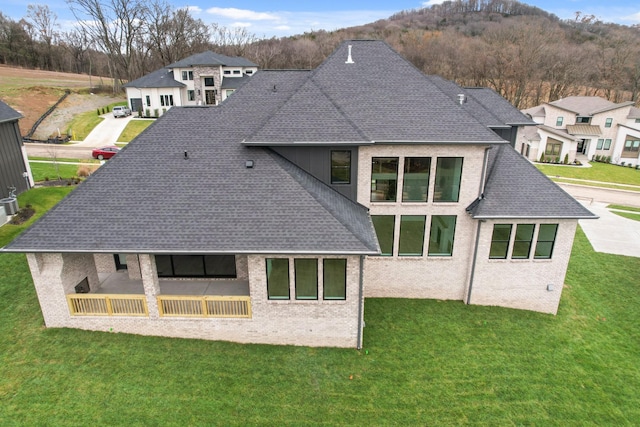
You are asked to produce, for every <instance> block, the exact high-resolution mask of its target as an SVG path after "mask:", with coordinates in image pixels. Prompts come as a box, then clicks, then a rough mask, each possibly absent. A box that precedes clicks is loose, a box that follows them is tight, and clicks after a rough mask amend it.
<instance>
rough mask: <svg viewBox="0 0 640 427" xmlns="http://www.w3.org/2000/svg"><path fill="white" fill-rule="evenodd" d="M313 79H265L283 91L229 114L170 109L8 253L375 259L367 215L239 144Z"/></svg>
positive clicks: (234, 100) (275, 159)
mask: <svg viewBox="0 0 640 427" xmlns="http://www.w3.org/2000/svg"><path fill="white" fill-rule="evenodd" d="M260 74H263V73H259V74H257V75H256V76H255V77H254V78H259V76H260ZM306 74H308V73H305V72H302V73H286V75H282V74H278V73H264V77H272V79H271V81H270V84H271V85H273V84H277V85H278V86H279V87H280V88H281V90H280V91H279V92H278V93H277V94H275V95H274V96H271V97H270V98H269V99H262V100H257V101H256V102H255V103H249V104H247V103H245V102H239V101H242V96H241V91H239V93H238V96H236V95H234V96H233V97H231V98H229V100H228V103H227V102H225V105H230V108H229V109H227V108H221V107H182V108H181V107H174V108H172V109H170V110H169V111H168V112H167V113H166V114H165V115H164V116H162V118H161V119H158V120H157V121H156V122H155V123H154V124H153V125H152V126H150V127H149V128H148V129H147V130H146V131H145V132H144V133H142V134H141V135H140V136H139V137H138V138H137V139H135V140H134V141H133V142H131V143H130V144H129V145H128V146H127V147H125V148H124V149H123V150H122V151H121V152H120V154H118V155H117V156H115V157H114V158H113V159H111V160H109V161H108V162H107V163H106V164H105V165H104V166H102V167H101V168H100V169H99V170H98V172H97V173H95V174H94V175H93V176H92V177H90V178H89V179H88V180H87V181H85V182H84V183H83V184H81V185H80V186H79V187H78V188H77V189H76V190H74V191H73V192H72V193H71V194H69V196H67V197H66V198H65V199H64V200H63V201H62V202H61V203H60V204H58V205H57V206H56V207H54V208H53V209H52V210H51V211H49V213H47V214H46V215H44V216H43V217H42V218H41V219H40V220H39V221H38V222H37V223H36V224H34V225H33V226H32V227H31V228H30V229H29V230H27V231H26V232H25V233H23V234H22V235H21V236H19V237H18V238H17V239H15V240H14V241H13V242H12V243H11V244H10V245H8V247H7V250H9V251H17V252H21V251H23V252H30V251H35V252H38V251H44V252H47V251H52V252H109V253H112V252H142V253H145V252H150V253H298V252H300V253H327V254H330V253H340V254H346V253H354V254H366V253H369V254H372V253H377V252H378V246H377V240H376V237H375V232H374V230H373V226H372V224H371V221H370V219H369V216H368V211H367V209H366V208H364V207H362V206H361V205H358V204H356V203H353V202H352V201H350V200H348V199H346V198H345V197H343V196H341V195H339V194H337V193H336V192H335V191H333V190H332V189H331V188H330V187H328V186H326V185H325V184H323V183H321V182H319V181H318V180H316V179H315V178H313V177H311V176H309V175H308V174H306V173H305V172H303V171H302V170H300V169H298V168H297V167H295V166H293V165H291V164H289V163H288V162H286V161H285V160H283V159H281V158H280V157H279V156H277V155H275V154H273V153H271V152H270V150H269V149H266V148H256V147H246V146H243V145H241V144H239V143H238V142H239V141H240V140H241V139H242V136H243V132H246V131H247V130H248V129H249V130H250V129H251V128H252V127H254V126H257V125H258V124H259V123H260V122H261V121H263V120H264V118H265V117H266V116H268V114H269V112H270V110H271V109H273V108H277V107H278V105H280V104H281V103H282V102H283V101H284V100H285V99H286V98H287V97H288V96H289V95H290V94H291V92H292V91H293V88H294V87H295V86H296V85H298V84H299V83H300V82H299V80H300V79H301V77H302V76H305V75H306ZM264 77H263V78H264ZM285 77H286V78H285ZM238 108H241V109H243V110H244V111H245V113H247V114H249V116H248V117H252V119H253V120H255V122H254V121H251V120H246V117H247V116H239V115H238V114H237V113H238V110H237V109H238ZM187 136H188V137H187ZM185 151H187V153H188V159H186V160H185V159H184V152H185ZM247 160H253V161H254V162H255V165H254V167H253V168H251V169H248V168H246V167H245V162H246V161H247ZM70 224H73V227H70Z"/></svg>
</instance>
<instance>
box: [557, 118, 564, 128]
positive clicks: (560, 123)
mask: <svg viewBox="0 0 640 427" xmlns="http://www.w3.org/2000/svg"><path fill="white" fill-rule="evenodd" d="M563 121H564V117H562V116H558V118H557V119H556V126H562V122H563Z"/></svg>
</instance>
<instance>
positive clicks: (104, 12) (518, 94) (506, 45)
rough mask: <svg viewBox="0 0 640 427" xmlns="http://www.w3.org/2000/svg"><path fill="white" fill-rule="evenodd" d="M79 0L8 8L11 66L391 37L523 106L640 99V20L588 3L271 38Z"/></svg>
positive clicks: (133, 72)
mask: <svg viewBox="0 0 640 427" xmlns="http://www.w3.org/2000/svg"><path fill="white" fill-rule="evenodd" d="M67 3H68V5H69V7H70V8H71V10H72V12H73V14H74V16H75V18H76V25H75V27H74V28H73V29H72V30H70V31H66V32H60V31H59V26H58V25H57V18H56V16H55V14H54V13H52V12H51V11H50V10H49V8H48V7H47V6H46V5H45V6H43V5H29V6H28V9H27V16H26V17H24V18H23V19H21V20H20V21H17V22H15V21H13V20H11V19H8V18H6V17H4V16H3V15H2V14H1V13H0V63H4V64H10V65H17V66H22V67H30V68H41V69H45V70H53V71H70V72H77V73H92V74H94V75H95V74H97V75H103V76H108V77H113V78H114V79H115V81H117V82H125V81H130V80H133V79H136V78H138V77H140V76H142V75H144V74H146V73H148V72H150V71H153V70H156V69H158V68H160V67H162V66H166V65H168V64H170V63H172V62H175V61H178V60H180V59H182V58H184V57H187V56H189V55H192V54H194V53H199V52H202V51H204V50H213V51H216V52H218V53H222V54H225V55H230V56H243V57H245V58H247V59H249V60H251V61H253V62H255V63H257V64H258V65H259V66H260V67H261V68H263V69H282V68H294V69H296V68H314V67H316V66H317V65H318V64H320V63H321V62H322V61H323V60H324V59H325V58H326V57H327V56H328V55H329V54H330V53H331V52H332V51H333V50H334V49H335V47H336V46H337V45H338V44H339V43H340V42H342V41H343V40H347V39H357V38H367V39H382V40H385V41H386V42H387V43H389V44H390V45H391V46H392V47H393V48H394V49H396V50H397V51H399V52H400V53H401V54H402V55H403V56H404V57H405V58H407V59H408V60H409V61H411V62H412V63H413V64H414V65H415V66H416V67H417V68H419V69H421V70H422V71H424V72H425V73H427V74H437V75H441V76H442V77H444V78H447V79H450V80H454V81H456V82H457V83H459V84H461V85H464V86H483V87H491V88H493V89H495V90H496V91H497V92H498V93H500V94H501V95H503V96H504V97H505V98H507V99H508V100H509V101H510V102H512V103H513V104H514V105H515V106H516V107H518V108H527V107H530V106H532V105H538V104H540V103H542V102H547V101H553V100H556V99H559V98H562V97H566V96H570V95H597V96H603V97H605V98H607V99H610V100H612V101H615V102H621V101H626V100H633V101H638V97H639V96H640V26H637V25H636V26H623V25H617V24H610V23H603V22H601V21H599V20H598V19H596V18H595V17H594V16H592V15H584V14H582V13H580V12H576V14H575V17H574V19H570V20H561V19H559V18H558V17H556V16H555V15H553V14H550V13H548V12H545V11H543V10H541V9H539V8H536V7H532V6H528V5H526V4H524V3H519V2H517V1H515V0H465V1H463V0H455V1H445V2H444V3H442V4H440V5H434V6H431V7H428V8H420V9H414V10H408V11H402V12H398V13H396V14H394V15H393V16H391V17H390V18H389V19H383V20H379V21H376V22H373V23H370V24H367V25H363V26H359V27H351V28H345V29H340V30H336V31H310V32H307V33H304V34H301V35H298V36H292V37H282V38H275V37H273V38H270V39H260V38H258V37H257V36H255V35H254V34H251V33H250V32H248V31H247V30H246V29H244V28H237V29H229V28H225V27H222V26H219V25H217V24H211V25H207V24H205V23H204V22H203V21H202V20H200V19H196V18H194V17H193V16H192V15H191V14H190V12H189V10H188V9H187V8H174V7H173V6H171V5H169V4H168V3H167V2H166V1H165V0H147V1H142V0H67ZM115 89H116V90H117V88H115Z"/></svg>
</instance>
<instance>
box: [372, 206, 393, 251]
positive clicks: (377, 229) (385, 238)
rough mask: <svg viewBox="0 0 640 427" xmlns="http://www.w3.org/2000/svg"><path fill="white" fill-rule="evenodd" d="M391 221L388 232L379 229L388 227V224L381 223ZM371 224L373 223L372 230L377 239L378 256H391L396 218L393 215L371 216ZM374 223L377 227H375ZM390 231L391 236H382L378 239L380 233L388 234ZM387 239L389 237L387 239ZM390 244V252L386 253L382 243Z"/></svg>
mask: <svg viewBox="0 0 640 427" xmlns="http://www.w3.org/2000/svg"><path fill="white" fill-rule="evenodd" d="M389 219H391V227H390V230H387V229H382V228H380V227H381V226H382V225H385V226H388V224H382V223H381V221H383V220H389ZM371 222H372V223H373V228H374V230H375V232H376V238H377V239H378V244H379V245H380V256H393V249H394V243H395V242H394V240H395V237H396V236H395V229H396V216H395V215H371ZM376 222H377V223H378V225H376ZM389 231H391V236H388V235H384V236H383V238H382V239H381V238H380V232H385V233H388V232H389ZM389 237H391V238H390V239H389ZM387 241H390V242H391V251H390V252H387V251H385V250H384V249H385V248H383V247H382V243H383V242H387Z"/></svg>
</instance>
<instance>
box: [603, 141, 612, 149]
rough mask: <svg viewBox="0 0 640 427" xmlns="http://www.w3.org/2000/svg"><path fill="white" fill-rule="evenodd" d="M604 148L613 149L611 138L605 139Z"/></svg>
mask: <svg viewBox="0 0 640 427" xmlns="http://www.w3.org/2000/svg"><path fill="white" fill-rule="evenodd" d="M602 149H603V150H609V149H611V139H609V138H607V139H605V140H604V146H603V147H602Z"/></svg>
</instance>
